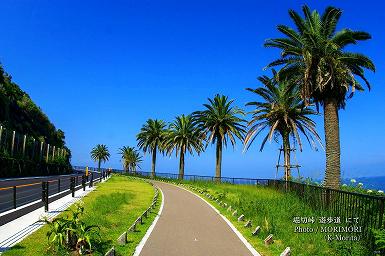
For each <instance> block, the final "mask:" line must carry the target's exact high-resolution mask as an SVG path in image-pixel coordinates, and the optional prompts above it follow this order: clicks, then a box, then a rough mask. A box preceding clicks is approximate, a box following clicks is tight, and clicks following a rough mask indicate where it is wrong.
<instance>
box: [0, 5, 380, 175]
mask: <svg viewBox="0 0 385 256" xmlns="http://www.w3.org/2000/svg"><path fill="white" fill-rule="evenodd" d="M182 2H183V3H182ZM310 2H316V1H310ZM317 2H319V3H311V5H310V7H311V8H312V9H314V8H316V9H318V10H319V11H323V9H324V8H325V6H327V5H329V4H333V5H334V6H337V7H340V8H342V9H343V10H344V13H343V16H342V19H341V23H340V27H341V28H343V27H349V28H352V29H356V30H365V31H368V32H370V33H371V34H372V36H373V39H372V40H370V41H368V42H364V43H362V44H360V45H358V46H357V47H355V50H356V51H361V52H364V53H365V54H367V55H368V56H370V57H371V58H372V59H373V60H374V62H375V64H376V67H377V72H376V73H375V74H371V73H368V75H367V76H368V78H369V80H370V81H371V83H372V86H373V89H372V91H371V92H368V91H366V92H364V93H360V94H356V95H355V96H354V97H353V99H351V100H349V101H348V104H347V108H346V110H342V111H341V112H340V119H341V120H340V121H341V122H340V125H341V147H342V170H343V175H344V176H345V177H357V176H363V175H365V176H377V175H382V174H385V172H384V171H385V150H384V145H385V136H384V131H385V120H384V113H385V104H384V99H385V97H384V96H385V86H384V78H385V76H384V45H385V35H384V28H383V21H384V20H385V12H384V9H385V4H384V3H383V2H382V1H377V0H376V1H374V0H372V1H322V3H320V2H321V1H317ZM303 3H305V2H304V1H292V0H290V1H208V0H205V1H189V2H187V1H144V0H136V1H67V0H66V1H43V0H39V1H38V0H28V1H27V0H24V1H22V0H20V1H13V0H3V1H2V3H1V15H0V24H1V34H0V61H1V62H2V64H3V65H4V67H5V69H6V70H7V71H8V72H9V73H10V74H11V75H12V76H13V78H14V81H15V82H17V83H18V84H19V85H20V86H21V87H22V89H23V90H25V91H26V92H28V94H29V95H30V96H31V97H32V99H33V100H34V101H35V102H36V103H37V104H38V105H39V106H40V107H41V108H42V109H43V111H44V112H45V113H46V114H47V115H48V116H49V118H50V119H51V120H52V121H53V123H54V124H55V125H56V126H57V127H58V128H60V129H62V130H64V131H65V134H66V138H67V139H66V141H67V144H68V146H69V147H70V148H71V150H72V154H73V158H72V163H73V164H75V165H94V163H93V162H92V161H91V159H90V157H89V152H90V150H91V148H92V147H93V146H94V145H95V144H97V143H103V144H107V145H108V147H109V148H110V150H111V152H112V157H111V161H110V162H108V164H105V165H104V166H106V167H113V168H119V167H120V165H121V163H120V162H119V155H117V154H116V153H117V150H118V148H119V147H121V146H123V145H136V141H135V135H136V134H137V132H138V131H139V129H140V127H141V126H142V124H143V123H144V122H145V121H146V119H148V118H159V119H164V120H166V121H172V119H173V118H174V117H175V116H176V115H179V114H183V113H185V114H188V113H190V112H192V111H194V110H198V109H200V108H201V105H202V103H204V102H205V101H206V99H207V97H212V96H213V95H214V94H216V93H221V94H225V95H228V96H229V97H230V98H233V99H235V100H236V101H235V102H236V104H237V105H238V106H244V104H245V103H246V102H248V101H251V100H254V98H253V95H251V94H250V93H249V92H247V91H245V90H244V88H246V87H257V86H258V83H257V81H256V77H257V76H259V75H263V74H269V72H267V71H263V70H262V68H263V67H264V66H265V65H266V64H267V63H268V62H269V61H271V60H272V59H274V58H276V57H277V56H278V51H276V50H274V49H265V48H264V47H263V42H264V40H265V39H267V38H271V37H276V36H277V35H278V32H277V31H276V29H275V26H276V25H277V24H291V23H290V20H289V17H288V14H287V11H288V9H289V8H294V9H296V10H298V11H300V7H301V5H302V4H303ZM316 121H317V125H318V131H319V133H320V135H321V136H322V137H323V121H322V117H317V118H316ZM260 141H261V140H257V141H256V142H257V144H255V145H254V146H252V147H251V149H250V150H249V151H248V152H247V153H246V154H243V153H242V150H241V146H238V147H236V148H235V150H233V149H232V148H228V149H227V150H225V152H224V155H223V175H224V176H244V177H272V176H274V173H275V169H274V166H275V163H276V161H277V157H278V151H277V149H278V147H279V145H278V144H276V143H274V142H272V143H271V144H268V145H267V146H266V148H265V151H264V152H262V153H260V152H259V142H260ZM324 155H325V153H324V152H323V151H319V152H315V151H312V150H311V149H310V148H309V147H305V149H304V152H302V153H298V154H297V159H298V163H299V164H301V165H302V166H303V168H302V170H301V171H302V174H303V175H306V176H312V177H313V178H321V177H322V176H323V170H324V161H325V156H324ZM158 159H159V160H158V167H157V170H158V171H159V172H176V171H177V169H178V160H177V159H176V158H175V157H174V156H173V157H171V158H169V157H159V158H158ZM214 166H215V152H214V147H209V148H208V150H207V152H205V153H204V154H202V155H201V156H200V157H195V158H191V157H188V158H187V159H186V173H195V174H213V173H214ZM142 169H144V170H149V169H150V156H149V155H146V156H145V161H144V163H143V164H142Z"/></svg>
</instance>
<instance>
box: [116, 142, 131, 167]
mask: <svg viewBox="0 0 385 256" xmlns="http://www.w3.org/2000/svg"><path fill="white" fill-rule="evenodd" d="M132 150H133V148H132V147H126V146H123V147H121V148H119V154H121V155H122V161H123V170H124V171H125V172H129V170H130V162H131V159H130V158H131V155H132Z"/></svg>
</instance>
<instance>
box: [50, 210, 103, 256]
mask: <svg viewBox="0 0 385 256" xmlns="http://www.w3.org/2000/svg"><path fill="white" fill-rule="evenodd" d="M83 212H84V207H83V206H82V205H81V204H77V205H76V207H75V210H73V211H71V216H67V217H66V218H65V217H64V218H57V219H54V220H52V221H48V220H45V222H46V223H47V224H48V226H49V231H48V232H47V234H46V236H47V239H48V250H49V251H52V252H53V253H56V254H63V253H65V252H76V253H78V254H79V255H85V254H90V253H92V247H93V244H95V243H98V242H100V234H99V230H100V228H99V227H98V226H96V225H87V224H86V223H84V222H83V221H82V220H81V219H80V217H81V216H82V215H83Z"/></svg>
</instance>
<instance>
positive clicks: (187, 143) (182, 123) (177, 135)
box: [164, 115, 204, 179]
mask: <svg viewBox="0 0 385 256" xmlns="http://www.w3.org/2000/svg"><path fill="white" fill-rule="evenodd" d="M202 141H203V138H202V133H201V132H200V130H199V129H198V128H197V127H196V125H195V124H194V120H193V118H192V116H191V115H187V116H185V115H181V116H178V117H176V119H175V121H174V122H173V123H172V124H170V127H169V130H168V131H167V134H166V138H165V141H164V149H165V151H166V153H167V154H169V155H171V154H172V152H173V151H174V149H175V154H176V156H178V154H179V179H183V177H184V165H185V161H184V159H185V154H186V152H187V151H188V152H189V153H190V154H191V155H193V153H194V151H195V152H196V153H197V154H198V155H199V154H200V152H202V151H203V150H204V146H203V142H202Z"/></svg>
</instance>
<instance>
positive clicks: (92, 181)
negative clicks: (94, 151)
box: [90, 172, 94, 188]
mask: <svg viewBox="0 0 385 256" xmlns="http://www.w3.org/2000/svg"><path fill="white" fill-rule="evenodd" d="M93 183H94V173H92V172H91V178H90V188H91V187H92V186H93Z"/></svg>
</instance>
